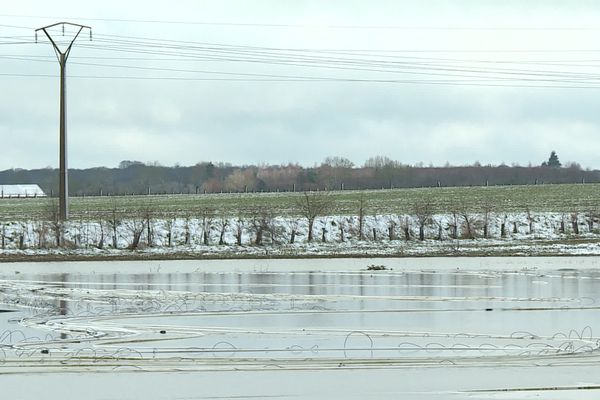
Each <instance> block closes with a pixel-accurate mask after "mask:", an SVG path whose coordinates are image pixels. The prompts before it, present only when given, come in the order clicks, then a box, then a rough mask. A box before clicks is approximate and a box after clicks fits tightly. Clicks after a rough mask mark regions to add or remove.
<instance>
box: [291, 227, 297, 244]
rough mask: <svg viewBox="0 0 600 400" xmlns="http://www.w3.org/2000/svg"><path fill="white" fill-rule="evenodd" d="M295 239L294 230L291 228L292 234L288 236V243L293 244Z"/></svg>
mask: <svg viewBox="0 0 600 400" xmlns="http://www.w3.org/2000/svg"><path fill="white" fill-rule="evenodd" d="M295 241H296V230H295V229H292V234H291V236H290V244H294V242H295Z"/></svg>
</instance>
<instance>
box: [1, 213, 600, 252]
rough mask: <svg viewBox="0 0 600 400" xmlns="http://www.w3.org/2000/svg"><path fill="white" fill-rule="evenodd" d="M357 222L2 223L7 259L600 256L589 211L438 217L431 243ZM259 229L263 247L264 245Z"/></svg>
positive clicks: (372, 222)
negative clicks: (310, 234) (59, 240)
mask: <svg viewBox="0 0 600 400" xmlns="http://www.w3.org/2000/svg"><path fill="white" fill-rule="evenodd" d="M486 220H487V235H485V233H484V226H485V225H486ZM502 225H504V234H502ZM455 226H456V228H454V227H455ZM359 227H360V219H359V217H358V216H329V217H317V218H316V219H315V222H314V226H313V240H312V241H310V242H309V241H308V220H307V219H305V218H296V217H276V218H266V219H260V218H259V219H257V218H254V219H253V218H208V217H207V218H205V219H202V218H187V219H183V218H175V219H150V220H149V221H148V220H143V219H141V218H138V219H123V220H119V221H113V223H112V224H111V223H110V222H109V221H88V220H82V221H69V222H68V223H67V224H65V225H64V226H59V225H58V224H53V223H51V222H40V221H16V222H12V223H4V224H2V225H0V235H1V237H2V247H1V248H0V256H1V257H3V258H8V259H10V258H13V257H14V258H22V257H28V256H34V257H35V256H42V257H43V256H59V257H60V256H73V255H75V256H81V257H90V258H96V257H105V256H106V257H133V258H135V257H153V258H162V257H165V258H169V257H214V258H237V257H310V256H443V255H600V229H599V228H600V224H599V223H598V221H597V219H594V220H590V217H589V216H588V215H585V214H579V215H576V214H560V213H551V212H547V213H531V214H526V213H512V214H504V213H502V214H489V215H488V216H487V218H486V216H485V215H482V214H470V215H451V214H444V215H433V216H432V217H431V218H429V219H428V220H427V221H426V222H425V224H424V227H423V234H424V240H419V219H418V218H417V217H415V216H411V215H375V216H373V215H370V216H365V217H364V219H363V224H362V232H363V234H362V238H361V235H360V228H359ZM259 231H262V243H261V244H257V243H256V240H257V233H258V232H259ZM57 232H61V235H62V243H61V246H60V247H57V246H56V237H57V234H56V233H57ZM115 233H116V235H115ZM455 234H456V236H457V237H455ZM136 236H137V237H138V240H139V242H138V244H137V246H135V244H134V242H135V237H136ZM292 236H294V239H293V243H292ZM471 236H472V237H473V238H471ZM485 236H487V237H485ZM221 237H222V244H219V243H220V241H221ZM238 240H239V242H241V244H240V245H238V244H237V243H238ZM115 244H116V246H115ZM134 247H135V248H134Z"/></svg>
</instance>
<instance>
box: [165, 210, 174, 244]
mask: <svg viewBox="0 0 600 400" xmlns="http://www.w3.org/2000/svg"><path fill="white" fill-rule="evenodd" d="M164 223H165V229H166V231H167V246H168V247H171V246H172V245H173V227H174V226H175V218H173V217H166V218H165V220H164Z"/></svg>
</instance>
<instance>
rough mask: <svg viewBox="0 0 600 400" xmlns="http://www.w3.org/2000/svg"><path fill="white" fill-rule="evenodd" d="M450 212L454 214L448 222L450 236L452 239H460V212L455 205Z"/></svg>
mask: <svg viewBox="0 0 600 400" xmlns="http://www.w3.org/2000/svg"><path fill="white" fill-rule="evenodd" d="M450 212H451V214H452V219H451V220H450V222H449V223H448V229H449V230H450V237H451V238H452V239H458V226H459V222H458V216H459V212H458V210H457V209H456V208H454V207H453V208H452V210H451V211H450Z"/></svg>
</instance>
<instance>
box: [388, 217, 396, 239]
mask: <svg viewBox="0 0 600 400" xmlns="http://www.w3.org/2000/svg"><path fill="white" fill-rule="evenodd" d="M388 239H389V240H396V221H395V220H394V217H390V219H389V221H388Z"/></svg>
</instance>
